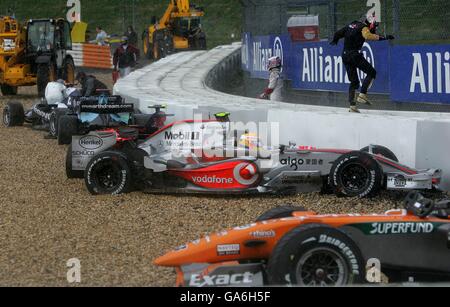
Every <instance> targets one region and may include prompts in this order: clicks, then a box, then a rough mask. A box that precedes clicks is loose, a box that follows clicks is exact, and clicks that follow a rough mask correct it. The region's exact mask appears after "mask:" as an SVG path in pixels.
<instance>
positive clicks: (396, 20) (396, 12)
mask: <svg viewBox="0 0 450 307" xmlns="http://www.w3.org/2000/svg"><path fill="white" fill-rule="evenodd" d="M392 22H393V24H392V29H393V31H394V35H395V37H396V38H397V39H400V0H392Z"/></svg>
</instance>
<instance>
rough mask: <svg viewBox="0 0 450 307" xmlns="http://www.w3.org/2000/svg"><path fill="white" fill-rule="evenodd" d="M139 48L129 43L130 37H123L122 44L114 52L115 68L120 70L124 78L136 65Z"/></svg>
mask: <svg viewBox="0 0 450 307" xmlns="http://www.w3.org/2000/svg"><path fill="white" fill-rule="evenodd" d="M138 57H139V50H138V49H137V48H136V47H134V46H133V45H130V44H129V43H128V37H123V38H122V45H120V47H119V48H117V49H116V52H114V59H113V64H114V69H115V70H119V71H120V77H121V78H124V77H126V76H128V75H129V74H130V73H131V68H132V67H134V66H136V62H137V59H138Z"/></svg>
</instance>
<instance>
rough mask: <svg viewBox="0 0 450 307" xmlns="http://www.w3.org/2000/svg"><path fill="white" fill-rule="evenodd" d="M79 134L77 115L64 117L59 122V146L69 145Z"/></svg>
mask: <svg viewBox="0 0 450 307" xmlns="http://www.w3.org/2000/svg"><path fill="white" fill-rule="evenodd" d="M77 133H78V117H77V116H75V115H63V116H61V118H60V119H59V122H58V144H59V145H69V144H71V143H72V137H73V136H74V135H76V134H77Z"/></svg>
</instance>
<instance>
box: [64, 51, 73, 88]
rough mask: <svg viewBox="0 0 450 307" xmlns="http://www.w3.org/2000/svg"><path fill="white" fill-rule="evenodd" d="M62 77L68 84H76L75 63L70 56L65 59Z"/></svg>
mask: <svg viewBox="0 0 450 307" xmlns="http://www.w3.org/2000/svg"><path fill="white" fill-rule="evenodd" d="M62 79H63V80H64V81H66V83H68V84H75V63H74V61H73V59H72V58H70V57H68V58H66V60H65V61H64V64H63V71H62Z"/></svg>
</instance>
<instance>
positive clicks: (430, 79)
mask: <svg viewBox="0 0 450 307" xmlns="http://www.w3.org/2000/svg"><path fill="white" fill-rule="evenodd" d="M412 57H413V58H414V63H413V67H412V74H411V84H410V89H409V91H410V92H411V93H415V92H416V91H417V90H419V91H420V92H421V93H422V94H426V93H428V94H436V93H437V94H442V93H445V94H450V63H449V61H450V52H445V53H443V52H442V53H441V52H435V53H431V52H427V53H426V54H422V53H413V54H412ZM425 68H427V73H425ZM443 80H444V83H443V82H442V81H443ZM435 81H436V82H435ZM444 84H445V85H444Z"/></svg>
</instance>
